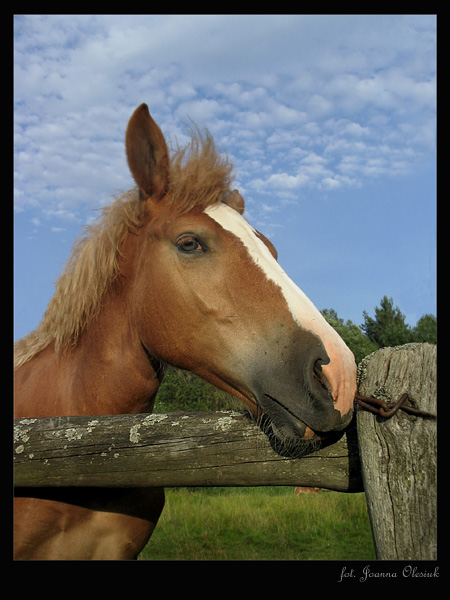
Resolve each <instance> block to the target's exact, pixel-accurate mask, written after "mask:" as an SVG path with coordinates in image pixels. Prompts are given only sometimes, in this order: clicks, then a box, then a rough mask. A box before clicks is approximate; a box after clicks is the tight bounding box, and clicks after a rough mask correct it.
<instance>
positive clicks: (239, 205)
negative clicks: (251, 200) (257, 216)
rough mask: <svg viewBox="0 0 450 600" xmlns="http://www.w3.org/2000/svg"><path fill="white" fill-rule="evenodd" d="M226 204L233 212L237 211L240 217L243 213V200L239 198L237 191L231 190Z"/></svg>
mask: <svg viewBox="0 0 450 600" xmlns="http://www.w3.org/2000/svg"><path fill="white" fill-rule="evenodd" d="M226 202H227V204H229V205H230V206H231V208H234V210H237V212H238V213H239V214H240V215H242V214H244V212H245V202H244V198H243V197H242V196H241V194H240V193H239V191H238V190H233V191H232V192H231V193H230V195H229V197H228V200H227V201H226Z"/></svg>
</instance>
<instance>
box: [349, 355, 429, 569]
mask: <svg viewBox="0 0 450 600" xmlns="http://www.w3.org/2000/svg"><path fill="white" fill-rule="evenodd" d="M358 384H359V385H358V391H359V393H360V394H362V395H365V396H373V397H375V398H379V399H382V400H384V401H386V402H394V401H396V400H398V398H399V397H400V396H401V395H402V394H403V393H405V392H407V393H408V394H409V396H410V398H411V399H412V402H413V404H412V405H413V406H414V407H415V408H418V409H420V410H422V411H427V412H429V413H433V414H436V395H437V393H436V346H435V345H432V344H406V345H404V346H398V347H395V348H383V349H381V350H378V351H377V352H375V353H373V354H371V355H370V356H368V357H367V358H365V359H364V360H363V361H362V362H361V363H360V365H359V369H358ZM357 428H358V442H359V453H360V460H361V468H362V475H363V481H364V489H365V492H366V499H367V506H368V511H369V516H370V521H371V525H372V533H373V538H374V544H375V549H376V553H377V558H378V559H383V560H396V559H399V560H433V559H434V560H435V559H436V558H437V515H436V512H437V511H436V446H437V440H436V437H437V432H436V420H434V419H427V418H422V417H420V416H413V415H410V414H406V413H405V412H403V411H399V412H397V413H396V415H395V416H394V417H392V418H391V419H384V418H382V417H379V416H376V415H374V414H372V413H370V412H365V411H360V412H358V414H357Z"/></svg>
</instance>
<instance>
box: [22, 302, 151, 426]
mask: <svg viewBox="0 0 450 600" xmlns="http://www.w3.org/2000/svg"><path fill="white" fill-rule="evenodd" d="M122 312H123V311H122ZM15 384H16V398H17V408H18V410H17V412H18V414H17V415H16V416H18V417H21V416H29V417H35V416H59V415H77V414H90V415H95V414H120V413H122V414H126V413H138V412H151V410H152V408H153V401H154V396H155V394H156V392H157V390H158V387H159V384H160V380H159V378H158V374H157V373H156V372H155V369H154V368H153V366H152V364H151V362H150V361H149V358H148V356H147V355H146V352H145V350H144V348H143V347H142V345H141V344H140V341H139V339H138V338H137V335H136V333H135V331H133V329H132V327H131V325H130V324H129V323H128V319H126V318H125V317H124V315H123V314H122V315H121V314H120V311H119V312H118V311H117V310H116V308H115V307H114V306H113V305H110V306H106V307H105V306H104V307H103V309H102V311H101V312H100V313H99V315H98V316H97V318H96V319H95V322H94V323H93V324H91V326H90V327H89V329H88V330H87V331H85V332H84V333H83V334H82V335H81V338H80V340H79V342H78V344H77V346H76V347H75V348H74V349H70V350H66V351H64V352H56V351H55V349H54V348H53V346H49V347H48V348H46V349H45V350H44V351H43V352H41V353H40V354H38V355H37V356H36V357H35V358H33V359H32V360H31V361H29V362H28V363H25V364H24V365H23V366H22V367H20V368H19V369H18V370H17V371H16V376H15Z"/></svg>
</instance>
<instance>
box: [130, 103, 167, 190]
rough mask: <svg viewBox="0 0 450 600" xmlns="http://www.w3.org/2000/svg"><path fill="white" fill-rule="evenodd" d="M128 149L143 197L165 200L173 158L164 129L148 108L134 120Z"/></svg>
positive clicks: (136, 115)
mask: <svg viewBox="0 0 450 600" xmlns="http://www.w3.org/2000/svg"><path fill="white" fill-rule="evenodd" d="M125 147H126V153H127V159H128V165H129V167H130V171H131V174H132V175H133V178H134V180H135V182H136V183H137V185H138V188H139V190H140V191H141V194H142V195H143V197H144V198H149V197H150V196H152V197H153V198H155V199H160V198H162V196H163V195H164V194H165V192H166V191H167V188H168V183H169V156H168V152H167V146H166V141H165V139H164V136H163V134H162V132H161V129H160V128H159V127H158V125H157V124H156V123H155V121H154V120H153V119H152V117H151V116H150V113H149V110H148V106H147V105H146V104H141V106H139V107H138V108H137V109H136V110H135V111H134V113H133V114H132V116H131V119H130V121H129V123H128V127H127V132H126V136H125Z"/></svg>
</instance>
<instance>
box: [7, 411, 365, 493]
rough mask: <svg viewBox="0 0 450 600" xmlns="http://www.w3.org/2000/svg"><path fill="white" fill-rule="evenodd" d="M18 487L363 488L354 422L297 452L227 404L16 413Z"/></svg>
mask: <svg viewBox="0 0 450 600" xmlns="http://www.w3.org/2000/svg"><path fill="white" fill-rule="evenodd" d="M14 429H15V431H14V439H15V445H14V470H15V486H16V487H61V486H83V487H87V486H104V487H135V486H157V487H158V486H162V487H164V486H166V487H171V486H243V485H245V486H259V485H294V486H305V487H322V488H328V489H331V490H337V491H340V492H359V491H363V487H362V480H361V472H360V465H359V456H358V445H357V441H356V431H355V429H353V430H351V431H349V432H347V433H345V434H344V435H343V436H342V438H341V439H340V440H339V441H338V442H336V443H335V444H333V445H331V446H328V447H326V448H323V449H321V450H319V451H317V452H314V453H312V454H310V455H308V456H305V457H303V458H299V459H298V458H295V459H293V458H287V457H283V456H280V455H279V454H277V453H276V452H275V451H274V450H273V449H272V447H271V445H270V443H269V441H268V439H267V437H266V436H265V435H264V433H262V431H261V430H260V429H259V427H258V426H257V425H256V424H255V423H254V422H252V421H251V420H250V419H249V418H248V417H247V416H246V415H245V414H242V413H239V412H233V411H220V412H205V413H168V414H152V415H115V416H92V417H84V416H83V417H58V418H56V417H53V418H41V419H17V420H16V423H15V427H14Z"/></svg>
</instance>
